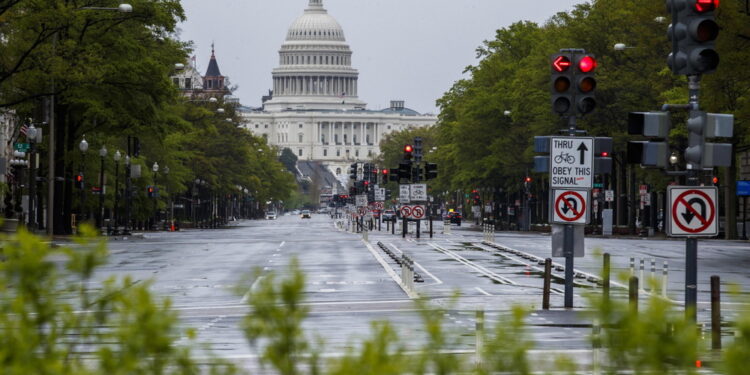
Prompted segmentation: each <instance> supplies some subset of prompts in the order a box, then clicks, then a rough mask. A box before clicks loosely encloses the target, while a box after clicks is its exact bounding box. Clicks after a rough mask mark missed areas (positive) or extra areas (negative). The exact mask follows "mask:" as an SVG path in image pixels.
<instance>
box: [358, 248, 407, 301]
mask: <svg viewBox="0 0 750 375" xmlns="http://www.w3.org/2000/svg"><path fill="white" fill-rule="evenodd" d="M362 242H363V243H364V244H365V246H367V250H370V253H371V254H372V256H374V257H375V259H376V260H377V261H378V263H380V265H381V266H383V269H385V272H387V273H388V275H389V276H391V278H392V279H393V281H395V282H396V284H398V285H399V286H400V287H401V289H403V291H404V292H406V295H408V296H409V298H419V295H418V294H417V293H415V292H412V291H410V290H409V288H407V287H406V285H404V282H403V280H401V277H399V276H398V275H396V272H394V271H393V269H392V268H391V266H390V265H388V263H386V261H385V259H383V257H381V256H380V254H378V252H377V251H375V249H374V248H373V247H372V245H370V243H369V242H366V241H365V240H362Z"/></svg>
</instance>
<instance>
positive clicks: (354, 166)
mask: <svg viewBox="0 0 750 375" xmlns="http://www.w3.org/2000/svg"><path fill="white" fill-rule="evenodd" d="M349 178H350V179H352V180H355V181H356V180H357V163H354V164H352V165H350V166H349Z"/></svg>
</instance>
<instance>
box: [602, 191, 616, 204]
mask: <svg viewBox="0 0 750 375" xmlns="http://www.w3.org/2000/svg"><path fill="white" fill-rule="evenodd" d="M604 201H605V202H614V201H615V191H614V190H605V191H604Z"/></svg>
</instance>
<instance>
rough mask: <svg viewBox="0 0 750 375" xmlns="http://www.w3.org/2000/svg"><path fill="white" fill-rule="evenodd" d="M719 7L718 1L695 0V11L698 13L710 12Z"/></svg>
mask: <svg viewBox="0 0 750 375" xmlns="http://www.w3.org/2000/svg"><path fill="white" fill-rule="evenodd" d="M718 7H719V0H695V10H696V11H697V12H698V13H705V12H711V11H714V10H716V8H718Z"/></svg>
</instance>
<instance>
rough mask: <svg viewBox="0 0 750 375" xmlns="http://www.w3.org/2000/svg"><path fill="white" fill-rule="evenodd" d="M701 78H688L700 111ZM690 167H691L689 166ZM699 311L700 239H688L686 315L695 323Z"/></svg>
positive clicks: (691, 179)
mask: <svg viewBox="0 0 750 375" xmlns="http://www.w3.org/2000/svg"><path fill="white" fill-rule="evenodd" d="M700 89H701V76H700V75H690V76H688V93H689V97H690V101H689V103H690V106H691V107H692V109H693V110H695V111H697V110H699V109H700V103H699V99H700ZM696 141H697V140H696V138H695V137H689V139H688V147H694V146H700V144H698V145H696V144H694V143H696ZM689 166H690V165H689ZM687 177H688V178H687V185H688V186H698V171H697V170H695V169H694V168H689V169H688V176H687ZM697 311H698V239H697V238H695V237H688V238H687V239H685V314H686V316H687V317H688V318H689V319H690V320H691V321H693V322H695V321H697V318H698V316H697Z"/></svg>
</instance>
